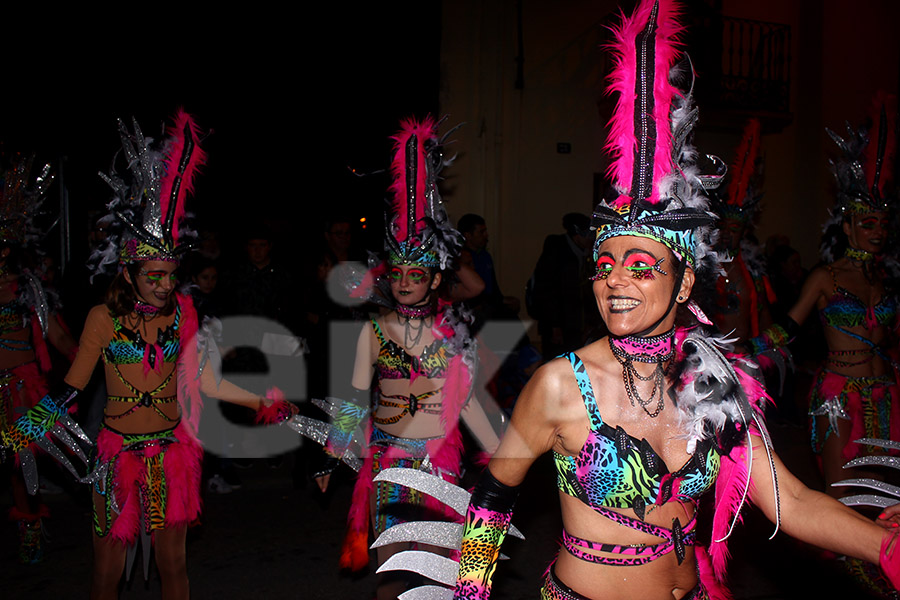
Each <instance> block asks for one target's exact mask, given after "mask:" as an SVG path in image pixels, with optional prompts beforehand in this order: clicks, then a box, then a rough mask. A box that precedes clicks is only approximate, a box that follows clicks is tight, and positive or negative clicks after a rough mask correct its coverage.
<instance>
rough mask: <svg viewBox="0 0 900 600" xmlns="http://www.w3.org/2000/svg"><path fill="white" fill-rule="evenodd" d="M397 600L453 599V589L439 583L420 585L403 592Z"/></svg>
mask: <svg viewBox="0 0 900 600" xmlns="http://www.w3.org/2000/svg"><path fill="white" fill-rule="evenodd" d="M397 600H453V590H452V589H450V588H445V587H442V586H439V585H420V586H419V587H417V588H413V589H411V590H407V591H405V592H403V593H402V594H400V595H399V596H397Z"/></svg>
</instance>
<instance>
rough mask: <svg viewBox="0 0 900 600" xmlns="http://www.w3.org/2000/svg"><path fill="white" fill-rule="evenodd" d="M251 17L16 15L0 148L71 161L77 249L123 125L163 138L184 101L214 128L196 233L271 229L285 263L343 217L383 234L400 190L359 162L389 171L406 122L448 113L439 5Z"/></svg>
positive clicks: (66, 173) (98, 204) (65, 165)
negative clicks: (393, 193)
mask: <svg viewBox="0 0 900 600" xmlns="http://www.w3.org/2000/svg"><path fill="white" fill-rule="evenodd" d="M234 6H237V5H234ZM247 8H248V7H246V6H242V8H241V10H240V11H238V10H234V9H224V10H218V9H217V10H201V11H196V10H194V11H190V10H182V9H177V10H176V9H175V8H169V9H168V10H169V12H168V13H167V14H163V12H162V11H161V10H159V8H158V7H155V8H152V9H150V8H149V5H145V6H144V7H137V8H134V7H130V8H126V9H122V8H117V9H116V11H118V12H116V11H113V12H99V11H98V12H96V13H94V14H86V13H79V14H78V15H77V16H76V15H71V18H70V17H68V16H67V15H64V14H59V13H56V14H52V15H49V13H48V12H47V9H46V7H43V8H32V9H26V10H25V11H23V14H21V15H17V16H16V17H15V18H14V19H15V20H14V21H9V22H15V23H17V24H18V25H17V27H15V28H11V27H7V30H8V34H5V38H6V39H5V41H4V46H5V47H6V53H5V55H6V56H5V60H4V62H3V64H4V69H3V70H4V77H3V88H4V90H3V93H2V106H3V110H2V127H0V142H2V144H3V152H4V153H14V152H23V153H27V152H34V153H36V155H37V159H38V161H42V162H47V161H50V162H54V163H56V164H57V166H58V167H61V169H58V170H59V173H60V175H61V180H63V181H64V183H65V186H66V189H67V190H68V194H69V204H70V214H71V232H72V237H73V242H72V243H73V245H75V246H76V247H77V246H78V244H80V243H83V241H81V237H80V236H83V234H84V231H85V228H86V226H87V216H86V214H87V211H88V210H97V209H101V208H102V205H103V204H104V203H105V202H106V201H108V200H109V198H110V191H109V188H108V187H107V186H106V184H105V183H104V182H103V181H102V180H101V179H100V178H99V177H98V176H97V172H98V171H99V170H103V171H107V170H108V169H109V167H110V164H111V161H112V158H113V156H114V154H115V153H116V151H117V150H118V148H119V147H120V144H119V139H118V133H117V128H116V119H117V118H119V117H121V118H123V119H125V120H126V121H130V119H131V117H132V116H133V117H135V118H136V119H137V120H138V122H139V123H140V125H141V127H142V129H143V131H144V133H145V134H146V135H148V136H149V135H158V133H159V132H160V131H161V127H162V124H163V122H164V121H167V120H168V118H169V117H170V116H171V115H172V114H174V112H175V110H176V108H177V107H179V106H183V107H184V108H185V109H186V110H187V111H188V112H190V113H192V114H193V115H194V116H195V118H196V120H197V121H198V123H199V125H200V127H201V128H203V129H204V130H207V131H210V132H211V133H210V135H209V137H208V139H207V140H206V141H205V142H204V147H205V148H206V150H207V151H208V153H209V162H208V165H207V166H206V168H205V171H204V174H203V175H202V176H201V177H200V178H199V179H198V181H197V188H196V189H197V193H196V195H195V198H194V200H193V201H192V204H191V206H192V207H193V210H194V211H195V212H196V213H197V214H198V216H199V217H200V225H202V226H205V227H209V228H212V229H216V230H218V231H219V232H220V233H222V234H223V235H224V237H225V239H226V241H228V240H235V239H236V236H238V235H239V231H240V228H241V226H242V225H243V224H245V223H247V221H248V220H249V219H253V218H261V219H264V220H266V221H267V222H268V223H269V224H270V225H272V226H273V227H274V228H275V229H276V233H277V235H278V236H279V240H280V241H281V242H284V243H282V244H280V247H279V248H278V251H280V252H281V257H282V258H287V259H289V260H290V259H291V258H292V257H293V255H295V254H296V252H297V251H298V250H301V251H302V249H303V247H304V246H303V244H305V243H309V242H310V241H312V240H313V239H315V238H316V236H317V235H318V234H319V231H320V227H321V225H320V223H321V218H322V217H323V216H324V215H326V214H327V213H328V212H329V211H333V210H335V209H339V210H341V211H347V212H349V213H350V214H351V215H352V216H353V217H354V218H359V217H362V216H366V217H367V218H368V221H369V223H375V224H377V226H376V227H369V228H368V230H367V231H366V232H365V233H366V234H367V235H368V236H372V235H378V234H379V231H378V230H380V228H381V219H382V215H383V210H382V206H383V205H382V203H381V201H382V199H383V198H384V196H385V193H384V191H385V189H386V187H387V185H388V181H387V179H386V178H385V177H384V175H375V176H370V177H366V178H360V177H356V176H354V175H352V174H351V173H350V172H349V170H348V168H347V167H348V166H352V167H354V168H356V169H358V170H360V171H374V170H378V169H383V168H386V167H387V166H388V164H389V160H390V141H389V140H388V137H389V136H390V135H391V134H392V133H394V131H396V129H397V127H398V121H399V119H400V118H402V117H404V116H409V115H416V116H420V117H421V116H424V115H425V114H427V113H435V112H436V111H437V109H438V107H437V103H438V82H439V73H438V69H439V50H440V8H441V5H440V2H391V3H378V4H377V5H374V4H371V3H368V4H359V5H358V6H355V5H352V4H350V5H348V4H345V3H341V4H334V5H331V6H324V7H323V6H316V7H313V8H308V7H304V8H303V9H302V10H299V9H288V8H286V5H281V6H280V7H278V8H274V7H267V6H254V7H253V10H252V12H251V11H248V10H246V9H247ZM48 20H51V21H52V22H48ZM10 29H14V31H9V30H10ZM56 197H57V195H56V194H54V196H53V197H52V198H51V200H49V201H48V205H49V204H51V203H55V202H56ZM48 208H51V207H49V206H48ZM53 208H55V207H53ZM373 230H374V231H373ZM56 235H57V234H56V232H54V233H53V234H51V237H52V238H55V237H56ZM51 242H52V240H51ZM367 245H368V246H371V247H378V246H380V243H378V242H377V240H375V241H374V242H373V241H372V240H369V241H368V242H367Z"/></svg>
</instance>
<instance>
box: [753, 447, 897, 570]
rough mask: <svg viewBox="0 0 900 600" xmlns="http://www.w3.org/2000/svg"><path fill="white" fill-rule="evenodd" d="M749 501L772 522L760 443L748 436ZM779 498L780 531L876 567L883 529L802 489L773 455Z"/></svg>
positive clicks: (771, 497)
mask: <svg viewBox="0 0 900 600" xmlns="http://www.w3.org/2000/svg"><path fill="white" fill-rule="evenodd" d="M751 442H752V444H753V456H754V460H753V464H752V466H751V468H750V477H751V479H752V481H753V485H752V486H751V491H750V499H751V500H752V502H753V503H754V504H756V505H757V506H759V507H760V509H762V511H763V513H764V514H765V515H766V516H767V517H768V518H769V519H770V520H771V521H773V522H774V521H775V514H776V513H775V494H774V488H773V485H772V475H771V473H770V472H769V463H768V461H767V460H765V458H764V456H765V453H766V450H765V448H764V447H763V442H762V440H761V439H760V438H759V437H757V436H752V437H751ZM773 458H774V462H775V471H776V474H777V476H778V491H779V496H780V499H781V528H782V529H783V530H784V531H785V533H787V534H788V535H790V536H792V537H794V538H797V539H798V540H801V541H804V542H807V543H809V544H813V545H815V546H818V547H820V548H824V549H826V550H831V551H832V552H837V553H839V554H846V555H847V556H853V557H856V558H861V559H863V560H867V561H869V562H872V563H875V564H878V553H879V550H880V548H881V539H882V534H883V533H884V528H883V527H879V526H878V525H877V524H876V523H875V522H874V521H871V520H870V519H867V518H866V517H864V516H862V515H861V514H859V513H858V512H856V511H855V510H853V509H851V508H849V507H847V506H844V505H843V504H841V503H840V502H838V501H837V500H835V499H834V498H832V497H831V496H828V495H826V494H823V493H822V492H817V491H815V490H811V489H809V488H808V487H806V486H805V485H804V484H803V482H801V481H800V480H799V479H797V478H796V477H795V476H794V475H793V474H792V473H791V472H790V471H788V469H787V467H785V466H784V463H782V462H781V459H779V458H778V456H777V455H774V454H773Z"/></svg>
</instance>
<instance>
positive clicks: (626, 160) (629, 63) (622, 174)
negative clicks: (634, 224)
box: [606, 0, 684, 202]
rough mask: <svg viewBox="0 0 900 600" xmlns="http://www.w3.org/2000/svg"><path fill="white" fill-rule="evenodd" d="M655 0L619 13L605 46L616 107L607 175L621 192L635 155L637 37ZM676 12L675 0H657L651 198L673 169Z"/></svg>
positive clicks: (678, 29)
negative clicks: (671, 80) (609, 53)
mask: <svg viewBox="0 0 900 600" xmlns="http://www.w3.org/2000/svg"><path fill="white" fill-rule="evenodd" d="M653 4H654V0H640V3H639V4H638V6H637V8H636V9H635V11H634V14H633V15H632V16H631V17H626V16H625V15H624V14H623V15H622V22H621V24H620V25H619V26H618V27H613V28H612V33H613V36H614V40H613V42H612V43H611V44H610V45H609V49H610V50H611V51H612V52H613V54H614V60H615V66H614V67H613V70H612V73H611V74H610V76H609V80H610V85H609V88H608V89H607V93H608V94H613V93H616V94H618V100H617V101H616V108H615V111H614V112H613V116H612V118H611V119H610V121H609V139H608V141H607V144H606V151H607V152H608V153H609V155H610V157H611V158H612V163H611V164H610V166H609V169H608V170H607V175H608V176H609V177H610V178H611V179H612V181H613V183H614V184H615V185H616V186H617V187H618V188H619V189H620V190H630V189H631V180H632V174H633V169H634V153H635V150H636V148H637V137H636V136H635V131H634V116H635V115H634V101H635V97H636V96H635V81H636V74H637V64H638V63H637V54H636V49H635V38H636V37H637V35H638V34H639V33H640V32H641V31H642V30H643V29H644V28H645V27H646V26H647V22H648V21H649V19H650V14H651V11H652V9H653ZM679 14H680V10H679V8H678V5H677V3H676V2H674V0H659V12H658V15H657V24H658V28H657V31H656V65H655V70H654V90H653V93H654V98H655V108H654V113H653V119H654V121H655V122H656V131H657V140H656V150H655V152H654V173H653V182H654V189H653V193H652V195H651V197H650V199H649V200H650V201H651V202H657V201H658V200H659V192H658V189H657V187H656V186H657V184H658V183H659V182H660V181H661V180H662V178H663V177H664V176H666V175H668V174H669V173H671V172H672V171H673V170H674V169H675V164H674V162H673V161H672V156H671V151H672V128H671V121H670V117H669V112H670V109H671V105H672V99H673V98H674V97H675V94H676V93H677V90H676V89H675V88H674V87H673V86H672V85H671V84H670V83H669V71H670V69H671V68H672V66H673V65H674V64H675V60H676V59H677V57H678V54H679V48H678V39H677V38H678V35H679V34H680V33H681V32H682V31H683V29H684V28H683V27H682V26H681V25H680V24H679V23H678V21H677V18H678V16H679Z"/></svg>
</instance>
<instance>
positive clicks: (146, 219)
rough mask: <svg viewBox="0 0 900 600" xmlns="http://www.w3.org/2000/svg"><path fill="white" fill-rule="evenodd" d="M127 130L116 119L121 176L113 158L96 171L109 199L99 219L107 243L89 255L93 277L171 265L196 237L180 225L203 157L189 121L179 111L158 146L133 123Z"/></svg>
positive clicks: (204, 156) (191, 120) (197, 129)
mask: <svg viewBox="0 0 900 600" xmlns="http://www.w3.org/2000/svg"><path fill="white" fill-rule="evenodd" d="M132 127H133V131H129V130H128V127H127V126H126V125H125V123H124V122H123V121H122V120H121V119H120V120H119V136H120V138H121V140H122V155H123V156H124V158H125V165H126V168H127V173H126V174H123V175H120V174H119V173H118V171H117V170H116V165H115V159H114V160H113V165H112V167H111V168H110V172H109V174H106V173H100V177H101V178H102V179H103V180H104V181H106V183H107V184H109V186H110V187H111V188H112V190H113V199H112V200H111V201H110V202H109V204H108V205H107V208H108V209H109V214H108V215H107V216H105V217H103V219H101V222H102V223H104V224H106V225H107V227H108V231H109V236H108V238H107V244H106V246H104V247H103V248H99V249H97V250H95V251H94V254H93V255H92V257H91V258H92V263H93V265H94V270H95V273H96V272H102V271H106V270H111V268H110V267H111V266H112V265H116V264H126V263H130V262H136V261H147V260H162V261H167V262H177V261H179V260H180V258H181V256H182V255H183V254H184V253H185V252H186V251H187V250H188V248H189V247H190V244H191V242H192V241H193V240H194V238H195V237H196V233H195V232H194V231H192V230H190V229H188V228H187V226H186V225H187V224H186V222H185V221H186V211H185V202H186V200H187V197H188V195H190V194H191V193H192V192H193V189H194V178H195V176H196V175H197V173H198V171H199V169H200V168H201V167H202V165H203V164H205V162H206V153H205V152H204V151H203V149H202V148H201V147H200V139H201V135H200V130H199V128H198V127H197V124H196V123H195V122H194V119H193V117H191V116H190V115H189V114H188V113H186V112H184V111H183V110H179V111H178V112H177V114H176V115H175V118H174V120H173V123H172V125H171V126H170V127H169V128H168V131H167V132H166V136H165V138H164V139H163V140H162V142H161V143H156V142H155V140H154V139H153V138H150V137H145V136H144V134H143V132H142V131H141V128H140V126H139V125H138V123H137V121H135V120H132ZM117 156H118V154H117Z"/></svg>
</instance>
